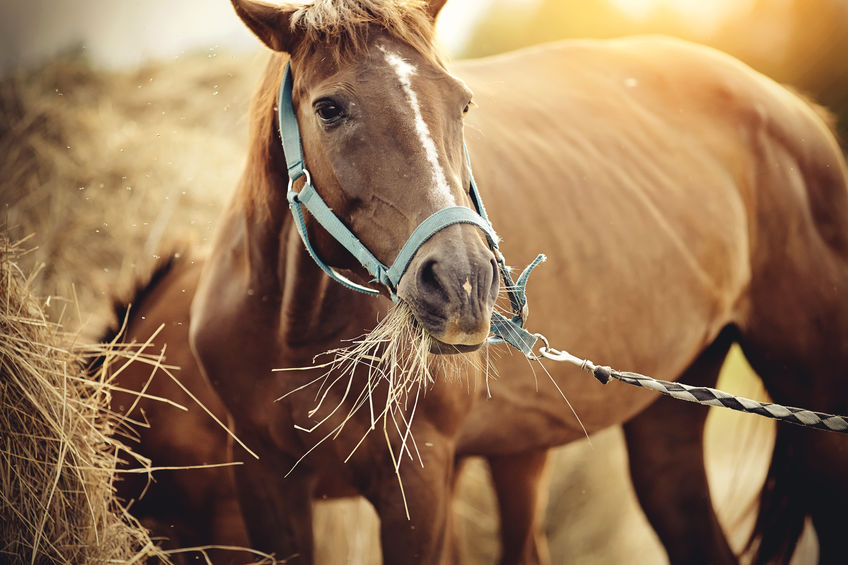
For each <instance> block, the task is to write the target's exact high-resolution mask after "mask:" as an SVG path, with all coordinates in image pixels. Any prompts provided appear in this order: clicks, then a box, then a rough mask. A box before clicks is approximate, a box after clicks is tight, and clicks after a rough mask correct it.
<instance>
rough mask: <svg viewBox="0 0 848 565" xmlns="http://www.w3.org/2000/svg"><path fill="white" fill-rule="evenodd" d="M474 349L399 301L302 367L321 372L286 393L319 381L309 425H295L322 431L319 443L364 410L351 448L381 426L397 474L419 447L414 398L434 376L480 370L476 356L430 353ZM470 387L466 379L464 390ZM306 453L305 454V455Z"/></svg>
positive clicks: (459, 351) (304, 429)
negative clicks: (345, 342) (439, 335)
mask: <svg viewBox="0 0 848 565" xmlns="http://www.w3.org/2000/svg"><path fill="white" fill-rule="evenodd" d="M478 348H479V346H454V345H450V344H444V343H441V342H438V341H436V340H434V338H433V337H432V336H431V335H430V334H429V333H428V332H426V331H425V330H424V329H423V328H422V327H421V325H420V324H419V323H418V322H417V321H416V320H415V317H414V316H413V314H412V311H411V310H410V308H409V306H408V305H407V304H405V303H403V302H400V303H398V304H397V306H395V308H394V309H392V310H391V311H390V312H389V314H388V315H387V316H386V317H385V318H384V319H383V320H381V321H380V323H378V324H377V326H376V327H375V328H374V329H373V330H371V332H369V333H368V334H366V335H364V336H362V337H360V338H358V339H356V340H354V341H353V342H351V344H350V345H349V346H347V347H343V348H338V349H333V350H330V351H327V352H326V353H324V354H322V356H330V357H331V359H330V361H328V362H326V363H324V364H320V365H315V366H313V367H302V369H308V368H315V367H320V368H323V369H325V370H324V372H323V374H322V375H321V377H319V378H317V379H315V380H313V381H311V382H309V383H307V384H305V385H303V386H301V387H299V388H297V389H295V390H293V391H290V392H289V393H287V394H286V395H285V396H288V395H290V394H293V393H295V392H297V391H301V390H304V389H306V388H308V387H311V386H313V385H316V384H317V385H319V388H318V391H317V393H316V396H315V398H316V404H315V407H314V408H313V409H312V410H311V411H310V412H309V416H310V418H313V425H312V426H310V427H309V428H305V427H301V426H297V427H298V429H300V430H301V431H306V432H313V431H317V430H318V429H319V428H320V429H321V430H322V436H323V439H321V440H320V441H318V442H317V443H316V444H315V447H317V446H318V445H319V444H321V443H323V442H324V441H325V440H327V439H330V438H332V437H335V436H337V435H338V434H339V433H341V431H342V429H343V428H344V426H345V425H346V424H347V422H348V421H349V420H350V419H351V418H353V417H354V416H355V415H356V414H361V413H362V410H366V411H367V418H368V419H369V420H370V422H366V425H367V431H366V432H365V435H364V436H363V438H362V440H360V442H359V443H358V444H357V446H356V447H355V448H354V451H355V450H356V449H357V448H358V446H359V445H360V444H361V443H362V441H364V440H365V437H366V436H367V435H368V434H369V433H370V432H371V431H373V430H375V429H376V428H377V427H378V426H380V427H382V428H383V435H384V436H385V437H386V442H387V445H388V447H389V453H390V455H391V457H392V460H393V461H394V464H395V471H396V472H397V471H398V469H399V467H400V463H401V461H402V460H403V459H404V458H405V457H409V458H410V459H413V460H415V459H419V460H420V455H419V454H418V447H417V445H416V444H415V439H414V438H413V437H412V433H411V430H412V421H413V418H414V416H415V411H416V408H417V406H418V402H419V400H421V399H422V398H423V397H424V395H425V394H426V393H427V390H428V389H429V388H431V387H432V386H433V385H435V384H436V378H437V377H438V376H439V375H450V376H451V378H456V377H459V378H461V376H462V375H463V374H465V375H467V376H468V377H469V379H471V378H472V377H471V375H472V372H470V371H469V369H470V368H472V367H473V368H478V369H479V368H481V362H480V360H478V359H476V356H473V355H472V356H468V357H467V356H462V355H438V356H434V355H432V353H436V352H438V353H450V354H457V353H463V352H465V351H473V350H475V349H478ZM316 360H317V359H316ZM483 364H484V365H486V363H483ZM279 370H296V369H279ZM484 372H485V371H484ZM334 387H338V388H341V389H344V393H343V394H341V397H340V398H339V399H338V401H337V402H336V403H335V405H334V406H325V400H327V399H328V398H332V397H333V396H334V395H330V394H329V391H330V389H333V388H334ZM381 387H385V388H384V389H383V391H384V392H385V399H384V400H380V401H379V403H375V402H374V401H375V399H376V398H383V394H382V393H380V394H378V393H377V392H378V389H380V388H381ZM470 388H471V384H470V381H469V390H470ZM285 396H284V397H285ZM284 397H282V398H284ZM339 416H341V418H339ZM360 421H361V417H360ZM330 422H334V423H335V426H334V427H332V429H330V428H329V427H327V426H324V424H328V423H330ZM368 424H370V425H368ZM392 435H394V436H395V437H396V438H398V436H399V439H400V444H399V445H398V444H396V443H395V442H394V441H391V440H390V439H389V438H390V436H392ZM315 447H313V449H314V448H315ZM310 451H311V450H310ZM307 455H308V452H307V454H305V455H304V457H306V456H307ZM350 455H353V453H351V454H350ZM350 455H349V456H348V458H349V457H350ZM302 459H303V458H301V460H302ZM298 463H299V461H298ZM295 466H297V464H296V465H295ZM292 470H293V468H292ZM289 472H291V470H290V471H289ZM401 488H402V486H401Z"/></svg>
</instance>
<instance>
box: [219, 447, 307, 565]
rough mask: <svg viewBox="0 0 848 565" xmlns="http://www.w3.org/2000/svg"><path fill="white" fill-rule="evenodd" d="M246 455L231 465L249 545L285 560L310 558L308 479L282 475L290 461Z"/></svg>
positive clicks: (305, 564)
mask: <svg viewBox="0 0 848 565" xmlns="http://www.w3.org/2000/svg"><path fill="white" fill-rule="evenodd" d="M262 453H264V454H265V455H263V457H262V459H261V460H258V461H257V460H256V459H253V458H252V457H249V456H246V457H245V458H244V464H243V465H239V466H238V467H236V468H235V477H236V486H237V488H238V496H239V502H240V503H241V508H242V515H243V517H244V521H245V524H246V525H247V531H248V536H249V538H250V543H251V546H252V547H253V548H255V549H258V550H260V551H264V552H267V553H274V555H275V557H276V558H277V559H280V560H283V561H284V562H285V563H297V564H299V565H300V564H303V565H309V564H311V563H312V562H313V559H314V551H313V539H312V496H311V495H312V482H311V481H309V480H306V479H305V478H302V477H288V478H284V477H283V476H282V475H283V473H285V471H286V470H288V469H290V468H291V463H292V462H288V463H287V462H285V461H280V460H278V459H279V458H273V457H271V458H269V457H268V456H267V452H266V451H263V452H262Z"/></svg>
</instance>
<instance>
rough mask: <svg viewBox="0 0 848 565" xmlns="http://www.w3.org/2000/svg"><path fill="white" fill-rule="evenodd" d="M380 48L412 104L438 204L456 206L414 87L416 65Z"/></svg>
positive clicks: (416, 126)
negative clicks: (413, 79) (431, 172)
mask: <svg viewBox="0 0 848 565" xmlns="http://www.w3.org/2000/svg"><path fill="white" fill-rule="evenodd" d="M380 50H381V51H382V52H383V53H384V54H385V56H386V61H388V63H389V65H391V67H392V68H393V69H394V70H395V72H396V73H397V76H398V78H399V79H400V84H401V87H402V88H403V92H404V94H406V99H407V100H408V101H409V104H410V106H412V115H413V117H414V118H415V131H416V133H418V139H419V141H420V142H421V146H422V147H423V148H424V154H425V155H426V156H427V161H428V162H429V163H430V166H431V167H432V169H433V195H434V196H435V197H436V199H437V200H438V202H437V203H438V204H439V205H441V206H444V207H447V206H456V200H455V199H454V197H453V194H451V191H450V186H449V185H448V181H447V178H446V177H445V171H444V169H442V166H441V165H440V164H439V154H438V153H437V152H436V144H435V143H434V142H433V138H432V136H431V135H430V128H429V127H427V122H425V121H424V116H422V115H421V107H420V106H419V105H418V95H417V94H415V91H414V90H413V89H412V80H411V79H412V75H414V74H415V70H416V69H415V66H413V65H411V64H409V63H407V62H406V61H404V60H403V58H401V57H400V56H399V55H397V54H396V53H391V52H389V51H388V50H386V49H385V48H383V47H380Z"/></svg>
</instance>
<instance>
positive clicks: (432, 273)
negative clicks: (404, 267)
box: [418, 259, 447, 300]
mask: <svg viewBox="0 0 848 565" xmlns="http://www.w3.org/2000/svg"><path fill="white" fill-rule="evenodd" d="M438 265H439V262H438V261H437V260H435V259H428V260H427V261H425V262H424V263H423V264H422V265H421V267H419V269H418V286H419V288H420V289H421V290H423V291H424V292H425V293H427V294H431V293H435V294H437V296H438V298H440V299H443V300H447V295H446V293H445V289H444V285H443V284H442V282H441V280H440V277H439V274H438V272H437V269H438Z"/></svg>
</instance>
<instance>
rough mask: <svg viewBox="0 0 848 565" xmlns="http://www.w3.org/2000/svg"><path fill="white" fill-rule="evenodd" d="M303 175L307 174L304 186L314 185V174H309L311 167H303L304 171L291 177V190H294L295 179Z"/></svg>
mask: <svg viewBox="0 0 848 565" xmlns="http://www.w3.org/2000/svg"><path fill="white" fill-rule="evenodd" d="M302 176H306V182H305V183H304V185H303V186H312V175H310V174H309V169H307V168H306V167H303V173H302V174H300V175H298V176H297V177H295V178H292V177H289V187H288V191H289V192H291V191H292V187H293V186H294V181H295V180H297V179H299V178H300V177H302Z"/></svg>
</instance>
